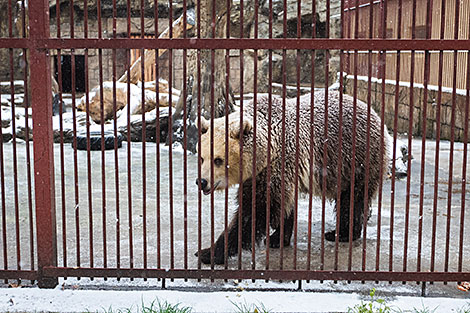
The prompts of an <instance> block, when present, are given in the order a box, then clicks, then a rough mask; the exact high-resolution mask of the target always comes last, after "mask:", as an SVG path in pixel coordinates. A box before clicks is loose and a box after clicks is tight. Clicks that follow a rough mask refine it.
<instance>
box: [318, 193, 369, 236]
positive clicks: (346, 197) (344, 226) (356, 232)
mask: <svg viewBox="0 0 470 313" xmlns="http://www.w3.org/2000/svg"><path fill="white" fill-rule="evenodd" d="M350 199H351V197H350V190H349V189H347V190H345V191H342V192H341V203H340V218H339V221H336V223H338V222H339V236H338V240H339V241H340V242H347V241H349V216H350V214H349V213H350V210H349V205H350ZM363 212H364V192H363V191H359V192H356V195H355V198H354V211H353V229H352V231H353V236H352V240H356V239H359V238H360V237H361V234H362V227H363V220H364V216H363V215H364V213H363ZM335 235H336V230H332V231H329V232H327V233H325V239H326V240H328V241H335V239H336V238H335Z"/></svg>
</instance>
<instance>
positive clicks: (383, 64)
mask: <svg viewBox="0 0 470 313" xmlns="http://www.w3.org/2000/svg"><path fill="white" fill-rule="evenodd" d="M380 11H381V25H380V26H381V37H382V38H384V39H385V38H386V37H387V32H386V30H387V23H386V21H387V2H386V1H385V2H381V6H380ZM379 58H380V60H381V62H380V67H379V68H380V73H381V75H380V76H381V78H382V89H381V90H382V99H381V103H382V110H381V112H380V120H381V122H380V133H381V142H380V159H381V160H383V159H384V154H385V146H384V138H383V136H384V131H385V77H386V61H387V54H386V51H385V50H382V51H381V55H380V56H379ZM383 174H384V173H383V167H382V166H381V167H380V174H379V177H380V179H379V197H378V208H377V246H376V252H375V270H376V271H379V270H380V240H381V230H382V228H381V226H382V195H383V190H382V189H383V176H384V175H383Z"/></svg>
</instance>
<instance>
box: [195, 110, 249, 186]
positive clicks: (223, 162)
mask: <svg viewBox="0 0 470 313" xmlns="http://www.w3.org/2000/svg"><path fill="white" fill-rule="evenodd" d="M225 120H226V118H225V117H221V118H217V119H214V121H213V138H214V139H213V140H214V141H213V144H211V122H210V121H208V120H206V119H204V118H203V117H201V138H200V140H201V151H198V152H199V156H200V158H201V179H200V180H198V181H196V184H197V185H199V187H200V188H201V190H202V191H203V193H204V194H206V195H207V194H210V193H212V191H214V190H224V189H225V187H227V186H228V187H230V186H232V185H235V184H238V183H240V135H242V137H243V142H242V144H243V158H242V182H244V181H245V180H247V179H248V178H250V177H252V165H251V164H252V163H251V162H252V157H251V151H252V144H251V142H252V138H251V137H252V136H251V135H252V127H253V126H252V121H251V119H250V117H246V116H244V117H243V122H242V123H240V113H239V112H234V113H231V114H230V115H229V122H228V127H226V126H225ZM227 131H228V132H227ZM226 134H227V135H228V136H226ZM227 137H228V140H227V141H226V139H227ZM211 146H213V155H211ZM226 149H227V153H226ZM227 157H228V158H227ZM226 167H227V172H228V178H227V177H226V175H225V168H226ZM211 168H213V171H214V178H213V180H212V179H211Z"/></svg>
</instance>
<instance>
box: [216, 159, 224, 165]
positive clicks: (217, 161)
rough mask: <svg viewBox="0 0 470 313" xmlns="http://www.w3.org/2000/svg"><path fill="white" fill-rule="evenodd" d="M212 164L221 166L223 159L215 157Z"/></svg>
mask: <svg viewBox="0 0 470 313" xmlns="http://www.w3.org/2000/svg"><path fill="white" fill-rule="evenodd" d="M214 164H215V166H222V165H223V164H224V160H222V159H221V158H215V160H214Z"/></svg>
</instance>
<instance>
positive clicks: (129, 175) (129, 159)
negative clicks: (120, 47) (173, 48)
mask: <svg viewBox="0 0 470 313" xmlns="http://www.w3.org/2000/svg"><path fill="white" fill-rule="evenodd" d="M130 37H131V1H130V0H127V38H130ZM130 62H131V51H130V50H126V67H127V103H130V102H131V64H130ZM157 90H158V88H157ZM157 99H158V98H157ZM127 129H131V106H130V105H128V106H127ZM157 146H158V145H157ZM131 164H132V145H131V132H127V208H128V213H127V214H128V218H129V221H128V223H129V225H128V227H129V267H130V268H133V267H134V228H133V227H134V226H133V213H132V169H131ZM157 194H158V193H157Z"/></svg>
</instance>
